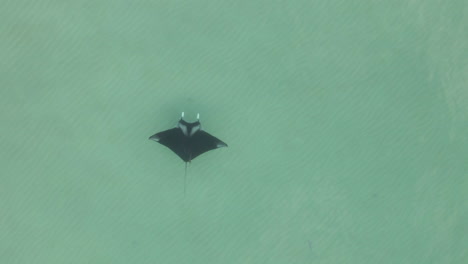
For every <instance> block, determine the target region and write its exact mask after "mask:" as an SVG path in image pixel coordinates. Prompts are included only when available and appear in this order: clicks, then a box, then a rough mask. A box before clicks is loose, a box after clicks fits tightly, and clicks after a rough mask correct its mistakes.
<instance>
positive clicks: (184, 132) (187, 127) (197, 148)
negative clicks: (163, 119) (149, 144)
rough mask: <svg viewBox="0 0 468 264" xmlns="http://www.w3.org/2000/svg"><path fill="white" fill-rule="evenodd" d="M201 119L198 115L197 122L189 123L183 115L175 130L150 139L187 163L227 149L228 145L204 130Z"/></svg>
mask: <svg viewBox="0 0 468 264" xmlns="http://www.w3.org/2000/svg"><path fill="white" fill-rule="evenodd" d="M199 117H200V116H199V115H197V121H196V122H193V123H189V122H187V121H185V120H184V119H183V118H184V113H182V117H181V118H180V120H179V122H178V123H177V126H176V127H175V128H172V129H168V130H165V131H162V132H159V133H156V134H154V135H152V136H151V137H150V138H149V139H151V140H154V141H157V142H159V143H160V144H162V145H164V146H166V147H168V148H169V149H171V150H172V151H173V152H174V153H175V154H177V155H178V156H179V157H180V158H181V159H182V160H183V161H185V162H190V161H192V160H193V159H194V158H196V157H198V156H199V155H201V154H203V153H205V152H207V151H210V150H213V149H217V148H222V147H227V144H226V143H224V142H223V141H221V140H220V139H218V138H216V137H214V136H212V135H210V134H209V133H208V132H205V131H203V130H202V128H201V124H200V120H199Z"/></svg>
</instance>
